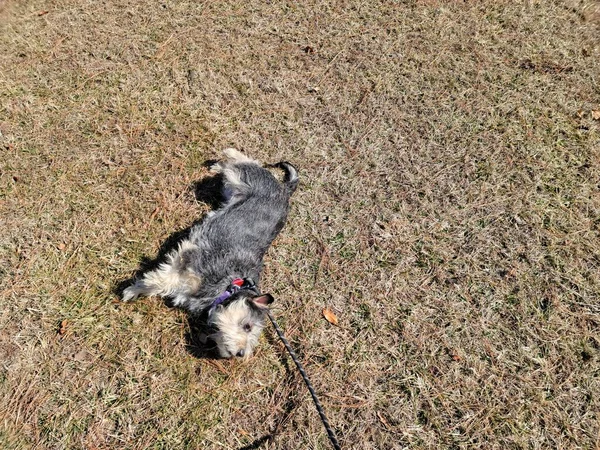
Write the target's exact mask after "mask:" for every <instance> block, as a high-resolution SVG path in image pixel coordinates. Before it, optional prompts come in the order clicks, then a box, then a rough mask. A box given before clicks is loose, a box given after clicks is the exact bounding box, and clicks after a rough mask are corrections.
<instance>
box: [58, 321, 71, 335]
mask: <svg viewBox="0 0 600 450" xmlns="http://www.w3.org/2000/svg"><path fill="white" fill-rule="evenodd" d="M68 324H69V322H67V319H65V320H63V321H62V322H61V323H60V328H59V329H58V334H60V335H61V336H62V335H63V334H65V333H66V332H67V325H68Z"/></svg>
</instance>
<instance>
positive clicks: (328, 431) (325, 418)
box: [266, 309, 341, 450]
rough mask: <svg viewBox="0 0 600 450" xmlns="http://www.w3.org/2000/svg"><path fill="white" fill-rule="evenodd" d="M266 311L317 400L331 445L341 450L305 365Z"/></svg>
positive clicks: (336, 449)
mask: <svg viewBox="0 0 600 450" xmlns="http://www.w3.org/2000/svg"><path fill="white" fill-rule="evenodd" d="M266 311H267V315H268V316H269V320H271V323H272V324H273V327H274V328H275V331H276V332H277V335H278V336H279V339H281V342H283V345H285V348H286V349H287V351H288V353H289V354H290V356H291V357H292V360H293V361H294V362H295V363H296V367H297V368H298V370H299V371H300V375H302V379H303V380H304V382H305V383H306V387H307V388H308V391H309V392H310V395H311V396H312V399H313V401H314V402H315V406H316V407H317V412H318V413H319V416H321V422H323V426H324V427H325V430H327V436H329V440H330V441H331V445H333V448H334V449H335V450H341V448H340V444H339V443H338V440H337V438H336V437H335V433H334V432H333V430H332V429H331V426H330V425H329V421H328V420H327V416H325V411H324V410H323V407H322V406H321V402H319V399H318V398H317V394H316V393H315V389H314V388H313V387H312V384H311V383H310V380H309V379H308V376H307V375H306V372H305V371H304V367H302V364H300V361H299V360H298V357H297V356H296V353H294V350H293V349H292V347H291V346H290V343H289V342H288V341H287V339H286V338H285V336H284V335H283V331H281V328H279V325H277V322H275V318H274V317H273V315H272V314H271V311H269V310H268V309H267V310H266Z"/></svg>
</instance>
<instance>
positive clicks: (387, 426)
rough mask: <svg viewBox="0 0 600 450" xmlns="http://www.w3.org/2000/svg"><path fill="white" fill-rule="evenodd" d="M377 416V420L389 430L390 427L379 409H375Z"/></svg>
mask: <svg viewBox="0 0 600 450" xmlns="http://www.w3.org/2000/svg"><path fill="white" fill-rule="evenodd" d="M377 417H379V421H380V422H381V423H382V424H383V425H384V426H385V427H386V428H387V429H388V430H389V429H390V428H391V425H390V423H389V422H388V420H387V419H386V418H385V417H384V416H383V414H381V413H380V412H379V411H377Z"/></svg>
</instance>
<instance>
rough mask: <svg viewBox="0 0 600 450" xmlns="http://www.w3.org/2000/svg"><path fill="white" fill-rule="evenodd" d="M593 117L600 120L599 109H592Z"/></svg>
mask: <svg viewBox="0 0 600 450" xmlns="http://www.w3.org/2000/svg"><path fill="white" fill-rule="evenodd" d="M592 119H594V120H600V110H599V111H596V110H592Z"/></svg>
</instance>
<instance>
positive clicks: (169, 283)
mask: <svg viewBox="0 0 600 450" xmlns="http://www.w3.org/2000/svg"><path fill="white" fill-rule="evenodd" d="M196 248H197V247H196V246H195V245H194V244H192V243H191V242H190V241H183V242H182V243H181V244H179V248H178V249H177V250H175V251H173V252H171V253H170V254H169V255H168V256H167V261H166V262H164V263H161V264H160V265H159V266H158V269H156V270H152V271H150V272H147V273H145V274H144V276H143V277H142V278H141V279H139V280H137V281H136V282H135V283H134V284H133V285H132V286H129V287H128V288H127V289H125V290H124V291H123V295H122V297H121V299H122V300H123V301H124V302H128V301H132V300H135V299H136V298H138V297H139V296H140V295H143V296H147V297H149V296H152V295H159V296H161V297H175V298H176V299H177V298H178V297H179V296H184V297H185V296H186V295H189V294H192V293H193V292H194V291H196V290H197V289H198V287H199V286H200V282H201V280H200V278H199V277H198V276H197V275H196V274H195V273H193V272H192V271H191V270H190V268H189V267H188V265H187V264H186V259H187V258H186V253H187V252H192V251H194V250H195V249H196Z"/></svg>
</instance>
